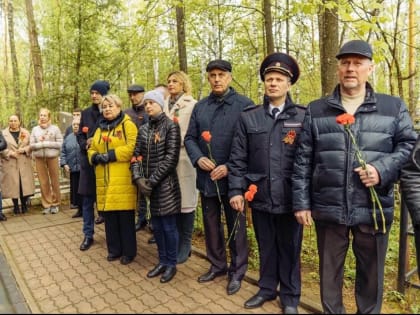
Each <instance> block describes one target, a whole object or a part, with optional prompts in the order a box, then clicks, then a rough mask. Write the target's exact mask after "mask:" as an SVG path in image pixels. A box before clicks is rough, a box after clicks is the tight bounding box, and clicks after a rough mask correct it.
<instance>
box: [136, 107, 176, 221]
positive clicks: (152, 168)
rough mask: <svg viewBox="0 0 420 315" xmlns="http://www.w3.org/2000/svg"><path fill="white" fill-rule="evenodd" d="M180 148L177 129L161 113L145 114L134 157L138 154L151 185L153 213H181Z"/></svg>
mask: <svg viewBox="0 0 420 315" xmlns="http://www.w3.org/2000/svg"><path fill="white" fill-rule="evenodd" d="M180 150H181V131H180V128H179V125H178V124H176V123H174V122H173V121H172V120H171V119H170V118H169V117H168V116H166V115H165V113H162V114H161V115H159V116H158V117H157V118H152V117H149V121H148V123H147V124H145V125H142V126H141V127H140V130H139V134H138V136H137V141H136V147H135V149H134V156H136V157H138V156H142V158H143V161H142V165H143V172H144V176H145V177H146V178H148V179H149V183H150V186H152V188H153V190H152V194H151V196H150V211H151V214H152V215H154V216H164V215H170V214H176V213H178V212H181V190H180V187H179V181H178V175H177V172H176V166H177V165H178V160H179V152H180Z"/></svg>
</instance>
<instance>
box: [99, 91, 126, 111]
mask: <svg viewBox="0 0 420 315" xmlns="http://www.w3.org/2000/svg"><path fill="white" fill-rule="evenodd" d="M105 101H108V102H110V103H113V104H115V105H117V107H119V108H121V107H122V105H123V102H122V100H121V98H120V97H119V96H118V95H115V94H107V95H105V96H104V97H103V98H102V102H101V107H102V105H103V104H104V102H105Z"/></svg>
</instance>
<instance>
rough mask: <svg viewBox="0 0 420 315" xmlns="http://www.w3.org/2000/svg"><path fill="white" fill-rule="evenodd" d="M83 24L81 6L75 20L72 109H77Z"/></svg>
mask: <svg viewBox="0 0 420 315" xmlns="http://www.w3.org/2000/svg"><path fill="white" fill-rule="evenodd" d="M82 27H83V23H82V5H81V4H80V3H79V5H78V20H77V32H78V37H77V43H76V46H77V48H76V64H75V65H74V71H75V74H76V75H75V76H74V95H73V108H78V107H79V78H80V69H81V68H82V42H83V40H82V34H83V29H82Z"/></svg>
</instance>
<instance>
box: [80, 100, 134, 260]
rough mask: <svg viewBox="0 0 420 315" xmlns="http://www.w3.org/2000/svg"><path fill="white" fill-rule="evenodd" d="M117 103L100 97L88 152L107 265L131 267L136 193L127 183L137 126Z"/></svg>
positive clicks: (128, 181)
mask: <svg viewBox="0 0 420 315" xmlns="http://www.w3.org/2000/svg"><path fill="white" fill-rule="evenodd" d="M122 105H123V103H122V101H121V99H120V98H119V97H118V96H116V95H113V94H109V95H106V96H104V98H103V99H102V103H101V108H102V115H103V116H102V117H100V118H99V121H98V128H97V129H96V131H95V134H94V135H93V139H92V142H91V145H90V147H89V149H88V152H87V153H88V159H89V161H90V163H91V164H92V165H94V166H95V175H96V203H97V207H98V211H103V216H104V218H105V236H106V245H107V248H108V257H107V260H108V261H113V260H117V259H120V262H121V264H123V265H127V264H129V263H131V262H132V261H133V260H134V258H135V256H136V254H137V241H136V230H135V209H136V198H137V190H136V187H135V186H134V185H133V184H132V182H131V171H130V160H131V157H132V156H133V152H134V146H135V144H136V138H137V126H136V124H135V123H134V122H133V121H132V120H131V119H130V117H129V116H128V115H126V114H124V113H123V112H122Z"/></svg>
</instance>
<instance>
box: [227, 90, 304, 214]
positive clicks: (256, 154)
mask: <svg viewBox="0 0 420 315" xmlns="http://www.w3.org/2000/svg"><path fill="white" fill-rule="evenodd" d="M305 110H306V108H305V107H303V106H299V105H295V104H293V102H292V101H291V100H290V99H289V98H287V100H286V103H285V107H284V110H283V111H282V113H281V114H279V115H277V118H276V119H274V118H273V117H272V116H271V114H270V112H269V104H268V102H267V103H265V104H263V105H260V106H254V107H251V108H247V109H246V110H245V111H244V112H243V113H242V114H241V117H240V118H239V122H238V126H237V128H236V133H235V136H234V138H233V143H232V151H231V155H230V160H229V198H230V197H232V196H235V195H242V194H244V192H245V191H246V190H247V189H248V187H249V185H250V184H255V185H256V186H257V188H258V191H257V193H256V195H255V196H254V199H253V201H252V202H251V208H252V209H253V210H258V211H264V212H269V213H275V214H283V213H287V212H292V205H293V202H292V201H293V200H292V183H291V176H292V171H293V161H294V158H295V151H296V144H297V140H298V138H299V135H300V133H301V130H302V121H303V118H304V116H305Z"/></svg>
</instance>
